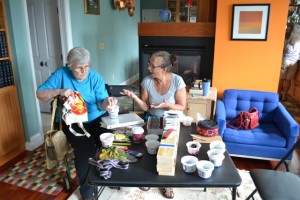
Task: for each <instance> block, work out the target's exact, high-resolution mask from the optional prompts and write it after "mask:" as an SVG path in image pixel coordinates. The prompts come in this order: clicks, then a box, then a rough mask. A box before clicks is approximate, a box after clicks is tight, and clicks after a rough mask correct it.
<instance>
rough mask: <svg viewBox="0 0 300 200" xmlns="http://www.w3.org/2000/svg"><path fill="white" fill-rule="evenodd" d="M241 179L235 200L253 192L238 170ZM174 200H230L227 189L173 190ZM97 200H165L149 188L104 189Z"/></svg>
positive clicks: (76, 195) (74, 197)
mask: <svg viewBox="0 0 300 200" xmlns="http://www.w3.org/2000/svg"><path fill="white" fill-rule="evenodd" d="M239 173H240V176H241V177H242V184H241V185H240V186H239V187H238V189H237V191H238V196H237V200H242V199H246V197H247V196H248V195H249V194H251V192H252V191H253V190H254V188H255V187H254V184H253V182H252V179H251V177H250V174H249V172H248V171H246V170H239ZM174 193H175V196H174V198H173V199H174V200H185V199H188V200H198V199H209V200H227V199H232V196H231V190H230V189H228V188H207V190H206V192H204V191H203V189H202V188H174ZM254 198H255V200H261V198H260V196H259V194H257V193H256V194H255V195H254ZM78 199H81V198H80V193H79V190H78V188H77V190H75V191H74V193H73V194H72V195H71V196H70V197H69V198H68V200H78ZM99 199H105V200H154V199H155V200H166V198H164V197H163V196H162V195H161V193H160V191H159V189H158V188H151V189H150V190H149V191H147V192H144V191H142V190H140V189H138V188H136V187H133V188H130V187H121V189H120V190H116V189H110V188H108V187H105V189H104V191H103V192H102V194H101V196H100V197H99Z"/></svg>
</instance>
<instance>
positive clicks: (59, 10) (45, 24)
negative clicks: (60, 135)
mask: <svg viewBox="0 0 300 200" xmlns="http://www.w3.org/2000/svg"><path fill="white" fill-rule="evenodd" d="M26 6H27V16H28V25H29V28H28V30H29V34H30V38H31V53H32V58H33V65H34V67H33V70H34V72H33V73H34V74H35V79H36V80H35V84H36V88H37V87H38V86H39V85H40V84H42V83H43V82H44V81H45V80H47V78H48V77H49V76H50V75H51V74H52V73H53V72H54V71H55V70H56V69H57V67H60V66H63V65H64V63H66V55H67V52H68V50H69V49H70V48H71V47H72V43H71V42H70V41H71V40H72V35H71V28H70V26H71V25H70V24H71V22H70V11H69V0H63V1H61V0H56V1H53V0H26ZM39 107H40V111H41V112H48V113H49V112H50V101H49V102H41V101H39Z"/></svg>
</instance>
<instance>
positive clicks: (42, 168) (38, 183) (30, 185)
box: [0, 146, 76, 196]
mask: <svg viewBox="0 0 300 200" xmlns="http://www.w3.org/2000/svg"><path fill="white" fill-rule="evenodd" d="M73 157H74V155H73V150H70V152H69V153H68V154H67V160H68V165H69V167H70V173H71V177H72V179H73V178H74V177H75V176H76V172H75V168H74V162H73V160H74V159H73ZM64 176H66V167H65V163H64V161H63V160H62V161H61V162H60V163H59V166H57V167H56V168H54V169H52V170H47V167H46V155H45V150H44V146H43V147H42V146H41V147H39V148H37V149H36V150H35V151H34V152H33V154H32V156H31V157H30V159H28V158H27V159H24V160H22V161H20V162H18V163H16V164H15V165H14V166H12V167H11V168H9V169H8V170H7V171H5V172H2V173H1V174H0V181H1V182H4V183H8V184H11V185H15V186H19V187H22V188H25V189H29V190H33V191H36V192H42V193H45V194H48V195H52V196H57V195H58V194H59V193H60V192H61V191H62V190H63V188H64V182H63V178H62V177H64Z"/></svg>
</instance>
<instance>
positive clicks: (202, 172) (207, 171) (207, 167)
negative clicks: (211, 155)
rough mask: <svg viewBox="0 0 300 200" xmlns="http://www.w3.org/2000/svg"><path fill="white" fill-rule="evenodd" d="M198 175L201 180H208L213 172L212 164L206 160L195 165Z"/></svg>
mask: <svg viewBox="0 0 300 200" xmlns="http://www.w3.org/2000/svg"><path fill="white" fill-rule="evenodd" d="M196 167H197V170H198V175H199V176H200V177H201V178H204V179H208V178H210V177H211V174H212V172H213V170H214V168H215V167H214V164H213V163H212V162H210V161H207V160H200V161H198V162H197V164H196Z"/></svg>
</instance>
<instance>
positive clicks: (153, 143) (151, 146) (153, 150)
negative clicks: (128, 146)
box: [146, 140, 160, 155]
mask: <svg viewBox="0 0 300 200" xmlns="http://www.w3.org/2000/svg"><path fill="white" fill-rule="evenodd" d="M159 144H160V142H159V141H157V140H149V141H147V142H146V147H147V151H148V153H149V154H151V155H155V154H157V149H158V147H159Z"/></svg>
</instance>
